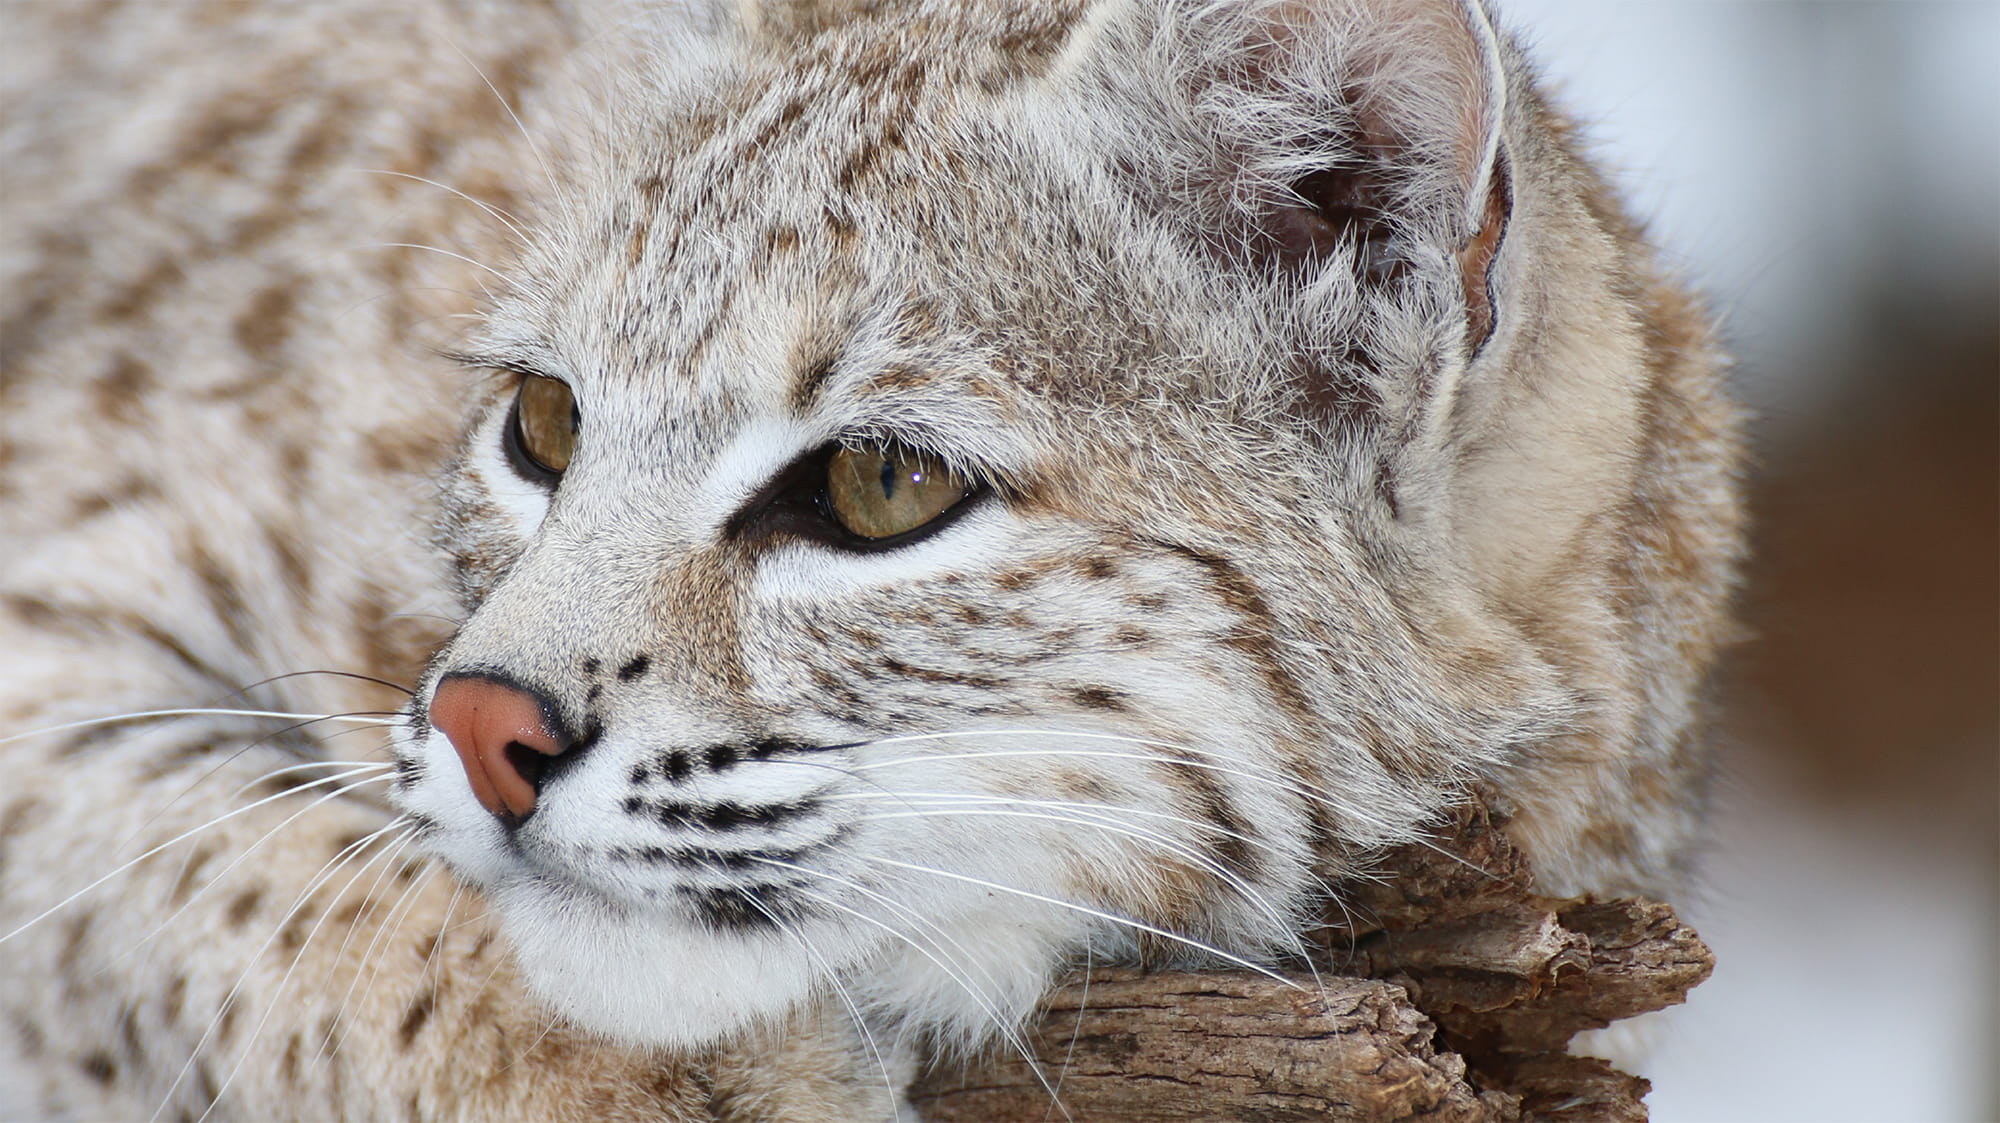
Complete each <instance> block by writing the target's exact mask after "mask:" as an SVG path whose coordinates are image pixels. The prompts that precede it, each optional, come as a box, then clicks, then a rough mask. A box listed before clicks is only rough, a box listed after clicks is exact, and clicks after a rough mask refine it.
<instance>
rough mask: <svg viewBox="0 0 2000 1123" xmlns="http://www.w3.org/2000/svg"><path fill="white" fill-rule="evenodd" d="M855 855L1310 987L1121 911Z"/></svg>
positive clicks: (1296, 987)
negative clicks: (1144, 935) (1128, 931)
mask: <svg viewBox="0 0 2000 1123" xmlns="http://www.w3.org/2000/svg"><path fill="white" fill-rule="evenodd" d="M855 856H856V857H857V858H859V859H860V860H862V861H864V862H871V863H873V864H875V865H880V866H891V867H893V868H896V869H904V870H909V871H911V872H912V873H926V874H930V875H932V876H933V877H942V878H947V879H949V880H952V881H962V882H964V883H966V884H967V885H977V886H979V887H980V888H982V889H991V890H993V891H994V892H996V893H1006V894H1009V895H1011V896H1015V897H1021V898H1024V899H1026V900H1030V901H1039V902H1041V903H1042V904H1045V905H1054V906H1055V907H1057V908H1060V909H1067V910H1069V911H1071V912H1078V913H1082V914H1083V915H1085V916H1091V917H1096V918H1097V919H1099V920H1102V921H1105V922H1107V923H1110V924H1116V925H1118V926H1119V927H1121V928H1130V929H1133V930H1134V931H1139V932H1146V933H1150V934H1151V935H1154V936H1158V937H1160V938H1161V939H1163V940H1169V941H1172V942H1173V943H1177V944H1181V945H1183V946H1185V947H1190V948H1193V949H1195V950H1196V951H1199V952H1202V953H1204V954H1207V955H1212V956H1214V957H1216V958H1217V959H1220V960H1223V961H1225V962H1228V963H1234V964H1235V965H1236V966H1238V967H1241V968H1243V969H1244V970H1247V971H1255V972H1256V973H1257V974H1259V975H1262V976H1264V977H1265V978H1267V979H1270V980H1271V981H1272V982H1275V983H1279V984H1281V985H1283V986H1286V987H1290V988H1291V989H1293V990H1296V991H1300V992H1302V993H1303V992H1305V990H1306V988H1304V987H1302V986H1300V985H1299V984H1297V983H1295V982H1293V981H1292V980H1290V979H1288V978H1286V977H1285V976H1283V975H1281V974H1279V973H1278V972H1276V971H1273V970H1271V969H1270V968H1269V967H1266V966H1264V965H1262V964H1260V963H1256V962H1253V961H1251V960H1248V959H1245V958H1243V957H1242V956H1240V955H1231V954H1230V953H1229V952H1226V951H1223V950H1222V949H1221V948H1218V947H1213V946H1210V945H1208V944H1205V943H1202V942H1201V941H1200V940H1196V939H1193V938H1191V937H1188V936H1183V935H1181V934H1180V933H1178V932H1170V931H1168V930H1166V929H1165V928H1160V927H1157V926H1155V925H1152V924H1147V923H1146V922H1144V921H1141V920H1134V919H1132V918H1131V917H1129V916H1119V915H1118V914H1117V913H1111V912H1105V911H1104V910H1102V909H1094V908H1091V907H1090V906H1088V905H1080V904H1077V903H1076V902H1075V901H1065V900H1063V899H1061V898H1059V897H1050V896H1047V895H1045V894H1042V893H1034V892H1030V891H1029V890H1026V889H1020V888H1017V887H1015V886H1012V885H1005V884H1002V883H1000V882H997V881H988V880H986V879H985V878H983V877H973V876H972V875H971V874H963V873H954V872H952V871H951V870H941V869H935V868H933V867H931V866H922V865H918V864H916V863H914V862H904V861H898V860H897V859H895V858H885V857H883V856H881V855H879V854H857V855H855Z"/></svg>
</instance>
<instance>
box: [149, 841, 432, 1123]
mask: <svg viewBox="0 0 2000 1123" xmlns="http://www.w3.org/2000/svg"><path fill="white" fill-rule="evenodd" d="M399 825H400V824H398V823H390V824H388V825H387V826H384V827H383V828H382V829H381V830H378V831H375V832H374V833H372V834H368V835H365V836H363V837H362V838H359V839H357V840H355V841H354V842H352V843H349V844H348V845H347V846H345V847H343V848H342V849H341V850H340V852H339V853H337V854H335V855H334V856H333V858H332V859H330V860H329V861H328V863H327V864H326V865H325V866H323V867H321V869H320V872H319V873H318V874H315V875H314V876H313V878H312V879H311V881H309V882H308V883H307V885H306V887H305V888H304V889H302V890H300V891H299V895H298V896H297V897H296V898H295V899H294V900H293V902H292V907H291V908H289V909H287V910H286V911H285V914H284V915H283V916H282V917H280V918H279V919H278V923H277V924H276V925H275V926H274V927H273V928H272V929H271V934H270V935H269V936H266V937H265V938H264V942H263V943H262V944H260V945H258V947H257V949H256V950H255V951H253V952H252V953H251V954H250V956H249V958H248V959H247V960H246V961H245V962H244V965H243V971H242V973H241V974H239V975H237V977H236V982H235V983H234V984H232V985H231V986H230V988H229V992H228V993H227V994H225V995H223V998H222V1001H221V1003H219V1004H218V1005H217V1006H216V1009H215V1016H214V1017H212V1018H210V1019H209V1021H208V1026H207V1028H206V1029H204V1030H203V1031H202V1034H201V1037H200V1038H199V1039H198V1040H196V1041H195V1044H194V1048H193V1049H192V1050H190V1051H189V1053H188V1059H187V1061H186V1062H185V1063H184V1064H182V1065H181V1068H180V1072H179V1073H177V1074H176V1075H175V1076H174V1080H173V1083H171V1084H169V1085H167V1091H166V1094H165V1095H164V1096H162V1097H161V1099H160V1105H159V1106H158V1107H157V1108H155V1109H154V1110H153V1115H152V1118H153V1119H158V1118H159V1117H160V1113H161V1112H163V1111H165V1110H166V1109H167V1105H168V1104H170V1103H172V1102H173V1099H174V1093H175V1092H177V1091H179V1090H180V1086H181V1083H182V1081H184V1080H186V1079H187V1076H188V1072H189V1071H190V1070H191V1069H193V1068H194V1065H195V1062H196V1061H197V1060H198V1059H200V1057H201V1051H202V1049H203V1048H205V1047H206V1046H207V1045H208V1042H209V1039H210V1038H212V1037H214V1036H215V1031H216V1028H217V1027H218V1026H219V1025H221V1023H222V1018H223V1015H224V1014H225V1013H226V1012H227V1011H228V1010H229V1008H230V1007H231V1006H232V1005H233V1004H234V1003H235V1002H236V996H237V995H238V994H239V993H241V991H242V989H243V982H244V980H245V979H248V978H249V977H250V972H251V971H252V970H254V969H255V968H256V966H257V963H258V961H260V960H261V959H263V957H264V953H265V952H266V951H268V950H270V947H271V942H272V941H273V940H276V939H277V938H278V933H280V932H282V931H284V930H285V927H286V925H288V924H290V923H291V920H292V917H294V916H296V915H298V911H299V910H300V909H301V908H304V907H305V905H306V903H307V902H308V901H310V900H311V899H312V898H313V896H314V895H315V894H316V893H318V892H319V890H320V889H321V887H323V886H324V885H325V884H326V883H327V882H328V881H330V880H332V877H333V875H334V874H335V873H337V872H339V870H340V869H341V868H342V867H344V866H346V864H347V863H348V862H350V861H352V860H353V859H354V857H355V856H356V855H357V854H359V853H360V852H361V849H362V848H364V847H366V846H367V845H368V844H369V843H370V842H372V841H374V840H375V839H377V838H380V837H381V836H382V835H383V834H385V833H387V832H388V831H390V830H393V829H395V828H396V827H397V826H399ZM364 868H365V867H364ZM293 962H294V964H296V963H297V960H296V959H295V960H294V961H293ZM220 1100H221V1095H220V1093H219V1092H218V1094H217V1095H216V1098H215V1099H213V1100H210V1101H209V1103H208V1110H207V1111H204V1112H203V1113H202V1117H203V1118H207V1115H208V1111H213V1110H214V1109H215V1105H216V1103H217V1102H219V1101H220Z"/></svg>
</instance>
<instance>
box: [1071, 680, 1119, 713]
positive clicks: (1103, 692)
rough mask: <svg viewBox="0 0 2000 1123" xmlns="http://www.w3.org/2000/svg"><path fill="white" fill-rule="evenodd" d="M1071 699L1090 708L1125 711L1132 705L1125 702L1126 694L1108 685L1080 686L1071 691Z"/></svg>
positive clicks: (1116, 711)
mask: <svg viewBox="0 0 2000 1123" xmlns="http://www.w3.org/2000/svg"><path fill="white" fill-rule="evenodd" d="M1069 697H1070V701H1072V702H1075V703H1076V704H1077V705H1079V706H1082V707H1084V708H1085V709H1090V710H1109V711H1112V712H1114V713H1123V712H1125V711H1126V710H1128V709H1130V708H1131V707H1129V706H1127V705H1126V704H1125V695H1124V694H1122V693H1120V692H1119V691H1116V690H1113V689H1111V688H1110V687H1108V686H1080V687H1078V688H1076V689H1075V690H1072V691H1070V692H1069Z"/></svg>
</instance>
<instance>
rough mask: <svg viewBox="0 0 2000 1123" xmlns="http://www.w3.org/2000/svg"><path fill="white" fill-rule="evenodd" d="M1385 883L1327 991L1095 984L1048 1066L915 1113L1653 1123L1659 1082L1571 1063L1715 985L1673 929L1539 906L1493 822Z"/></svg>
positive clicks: (1351, 922)
mask: <svg viewBox="0 0 2000 1123" xmlns="http://www.w3.org/2000/svg"><path fill="white" fill-rule="evenodd" d="M1383 869H1384V871H1385V876H1382V877H1378V878H1371V879H1369V880H1367V881H1364V882H1359V883H1355V884H1352V885H1350V886H1348V887H1347V891H1346V892H1343V894H1342V897H1341V900H1340V902H1339V903H1338V904H1337V905H1336V906H1335V907H1333V908H1331V909H1330V910H1329V912H1330V914H1331V915H1330V917H1329V926H1328V928H1327V929H1326V930H1325V931H1324V932H1323V933H1321V934H1320V935H1321V948H1322V950H1321V952H1320V953H1319V954H1317V955H1316V956H1315V959H1316V960H1320V961H1321V962H1322V963H1323V965H1324V967H1323V972H1322V974H1321V976H1320V977H1319V978H1318V979H1317V980H1315V979H1314V978H1313V976H1312V975H1311V974H1310V973H1308V972H1305V971H1289V972H1286V973H1285V978H1286V980H1287V981H1283V982H1281V981H1278V980H1274V979H1271V978H1267V977H1265V976H1261V975H1256V974H1252V973H1250V972H1245V971H1174V972H1158V973H1147V972H1143V971H1140V970H1136V969H1131V968H1110V969H1099V970H1096V971H1093V972H1090V973H1089V974H1088V975H1087V976H1080V977H1079V978H1078V979H1076V980H1075V981H1073V982H1072V983H1070V984H1069V985H1067V986H1064V987H1062V988H1059V989H1058V990H1057V991H1056V992H1055V993H1054V994H1052V995H1051V996H1050V997H1049V999H1048V1000H1047V1002H1046V1003H1045V1004H1044V1007H1043V1011H1042V1014H1041V1016H1040V1017H1039V1019H1038V1020H1037V1021H1036V1022H1035V1023H1034V1024H1033V1025H1031V1026H1030V1027H1028V1031H1027V1034H1026V1040H1027V1044H1028V1048H1029V1050H1030V1051H1031V1052H1032V1053H1033V1054H1034V1063H1033V1064H1032V1065H1031V1064H1030V1063H1029V1062H1028V1061H1027V1060H1026V1059H1024V1058H1023V1057H1021V1056H1019V1055H1013V1056H1008V1055H1004V1054H1003V1055H996V1056H995V1057H993V1058H992V1059H990V1060H988V1061H986V1062H985V1063H982V1064H978V1065H975V1066H972V1067H971V1068H969V1069H967V1068H955V1069H954V1068H944V1069H941V1070H940V1071H937V1072H934V1073H932V1074H931V1075H930V1076H929V1077H927V1078H926V1079H925V1080H924V1081H922V1082H920V1083H919V1085H918V1086H917V1088H916V1089H915V1090H914V1091H913V1093H912V1098H913V1102H914V1103H915V1104H916V1105H917V1107H918V1109H919V1110H920V1111H921V1112H922V1113H923V1115H924V1117H925V1118H926V1119H927V1120H930V1121H932V1123H960V1121H963V1123H973V1121H975V1120H976V1121H979V1123H1011V1121H1015V1120H1019V1121H1024V1123H1025V1121H1030V1120H1033V1121H1042V1120H1057V1119H1075V1120H1091V1119H1113V1120H1115V1119H1152V1120H1178V1119H1201V1120H1209V1119H1216V1120H1220V1119H1229V1120H1269V1121H1289V1120H1353V1121H1363V1120H1365V1121H1388V1120H1404V1119H1425V1120H1450V1121H1455V1123H1456V1121H1495V1123H1499V1121H1513V1120H1537V1121H1549V1123H1554V1121H1557V1120H1562V1121H1571V1120H1574V1121H1582V1120H1611V1121H1619V1123H1623V1121H1639V1120H1644V1119H1645V1118H1646V1110H1645V1105H1644V1102H1643V1100H1644V1096H1645V1094H1646V1091H1647V1084H1646V1082H1645V1081H1644V1080H1642V1079H1639V1078H1637V1077H1633V1076H1628V1075H1626V1074H1624V1073H1621V1072H1618V1071H1617V1070H1616V1069H1614V1068H1612V1066H1610V1065H1609V1064H1606V1063H1605V1062H1603V1061H1599V1060H1594V1059H1588V1058H1581V1057H1570V1056H1568V1055H1567V1054H1566V1053H1565V1052H1564V1048H1565V1046H1566V1045H1567V1043H1568V1041H1569V1039H1570V1037H1572V1036H1573V1035H1574V1034H1576V1033H1577V1032H1578V1031H1580V1030H1584V1029H1590V1028H1596V1027H1598V1026H1602V1025H1605V1024H1607V1023H1609V1022H1611V1021H1613V1020H1616V1019H1618V1018H1624V1017H1630V1016H1632V1015H1634V1014H1639V1013H1644V1012H1646V1011H1649V1010H1656V1009H1660V1008H1662V1007H1664V1006H1668V1005H1672V1004H1674V1003H1677V1002H1679V1001H1681V1000H1682V999H1683V998H1684V997H1685V996H1686V994H1687V991H1688V990H1689V989H1690V988H1692V987H1693V986H1695V985H1696V984H1698V983H1699V982H1701V981H1702V980H1703V979H1705V978H1707V976H1708V973H1709V970H1710V969H1711V967H1712V965H1713V960H1712V959H1711V957H1710V955H1709V952H1708V949H1707V948H1706V947H1705V946H1704V945H1703V944H1702V942H1701V940H1700V938H1699V937H1698V936H1696V935H1695V933H1694V932H1693V930H1692V929H1690V928H1688V927H1687V926H1686V925H1684V924H1682V923H1681V922H1680V921H1679V920H1678V919H1677V918H1676V917H1675V916H1674V914H1673V911H1672V910H1671V909H1670V908H1668V907H1667V906H1665V905H1663V904H1660V903H1658V902H1653V901H1641V900H1618V901H1595V900H1574V901H1559V900H1551V899H1548V898H1544V897H1539V896H1536V895H1535V894H1534V892H1533V891H1532V880H1533V879H1532V877H1531V876H1530V873H1529V871H1528V869H1527V866H1526V863H1525V862H1524V861H1523V860H1522V858H1521V856H1520V854H1519V852H1518V851H1516V850H1514V849H1513V847H1512V846H1511V844H1510V843H1509V842H1508V840H1507V838H1506V836H1505V834H1504V832H1502V831H1501V830H1499V829H1498V827H1497V826H1496V824H1495V823H1494V822H1493V821H1492V820H1491V819H1490V818H1489V817H1488V815H1487V814H1486V812H1484V811H1482V810H1480V809H1477V808H1469V809H1467V810H1465V811H1463V812H1461V813H1460V814H1459V815H1458V817H1457V818H1456V819H1455V820H1454V821H1453V822H1452V823H1450V824H1448V826H1447V828H1446V829H1445V830H1443V831H1442V832H1441V834H1440V837H1439V839H1438V840H1437V843H1436V844H1435V845H1426V846H1417V847H1409V848H1406V849H1404V850H1403V851H1399V852H1396V853H1393V854H1391V855H1388V856H1386V857H1385V859H1384V865H1383ZM1326 969H1331V970H1335V971H1338V972H1339V974H1337V975H1327V974H1325V973H1324V971H1325V970H1326Z"/></svg>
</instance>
